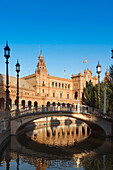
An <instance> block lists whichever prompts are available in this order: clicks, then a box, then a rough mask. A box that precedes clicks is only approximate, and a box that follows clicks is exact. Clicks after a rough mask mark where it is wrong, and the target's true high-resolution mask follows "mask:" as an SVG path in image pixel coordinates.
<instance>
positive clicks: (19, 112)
mask: <svg viewBox="0 0 113 170" xmlns="http://www.w3.org/2000/svg"><path fill="white" fill-rule="evenodd" d="M57 111H66V112H77V110H76V108H75V107H63V106H52V107H47V106H46V107H34V108H30V107H27V108H24V109H23V110H22V109H21V110H13V111H11V112H10V117H11V118H12V117H18V116H21V115H26V114H32V113H40V112H57Z"/></svg>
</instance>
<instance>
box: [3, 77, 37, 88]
mask: <svg viewBox="0 0 113 170" xmlns="http://www.w3.org/2000/svg"><path fill="white" fill-rule="evenodd" d="M2 82H3V83H4V84H6V75H4V74H0V83H2ZM9 84H10V86H15V87H16V86H17V78H16V77H12V76H9ZM19 87H20V88H25V89H29V90H35V89H34V88H33V86H32V85H31V84H29V83H28V82H27V81H26V80H24V79H21V78H19Z"/></svg>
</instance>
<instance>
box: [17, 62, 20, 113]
mask: <svg viewBox="0 0 113 170" xmlns="http://www.w3.org/2000/svg"><path fill="white" fill-rule="evenodd" d="M16 72H17V97H16V100H17V112H18V110H19V72H20V64H19V63H18V60H17V64H16Z"/></svg>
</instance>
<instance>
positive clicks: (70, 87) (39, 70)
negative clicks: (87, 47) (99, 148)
mask: <svg viewBox="0 0 113 170" xmlns="http://www.w3.org/2000/svg"><path fill="white" fill-rule="evenodd" d="M90 80H91V81H92V83H93V85H95V84H96V83H97V77H96V76H94V77H93V76H92V72H91V71H90V70H89V69H87V70H84V74H82V73H81V72H80V73H79V74H76V75H73V74H72V77H71V79H66V78H60V77H54V76H50V75H49V74H47V69H46V65H45V61H44V56H43V55H42V50H41V51H40V56H39V57H38V62H37V67H36V70H35V73H34V74H32V75H29V76H26V77H23V78H20V79H19V84H20V85H19V108H22V107H23V108H24V107H27V106H29V107H31V106H35V107H37V106H42V105H44V106H46V105H48V106H49V105H50V104H53V105H55V104H56V103H57V104H59V105H60V104H64V105H65V104H76V103H78V102H80V101H81V97H82V92H83V88H84V87H85V86H86V81H90ZM5 86H6V75H3V74H0V110H4V109H5V102H6V99H5V98H6V96H5ZM16 86H17V78H16V77H11V76H9V91H10V93H9V98H10V99H9V107H10V109H12V110H13V109H16V88H17V87H16Z"/></svg>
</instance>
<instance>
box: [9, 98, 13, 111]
mask: <svg viewBox="0 0 113 170" xmlns="http://www.w3.org/2000/svg"><path fill="white" fill-rule="evenodd" d="M9 109H10V110H11V109H12V100H11V99H10V98H9Z"/></svg>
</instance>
